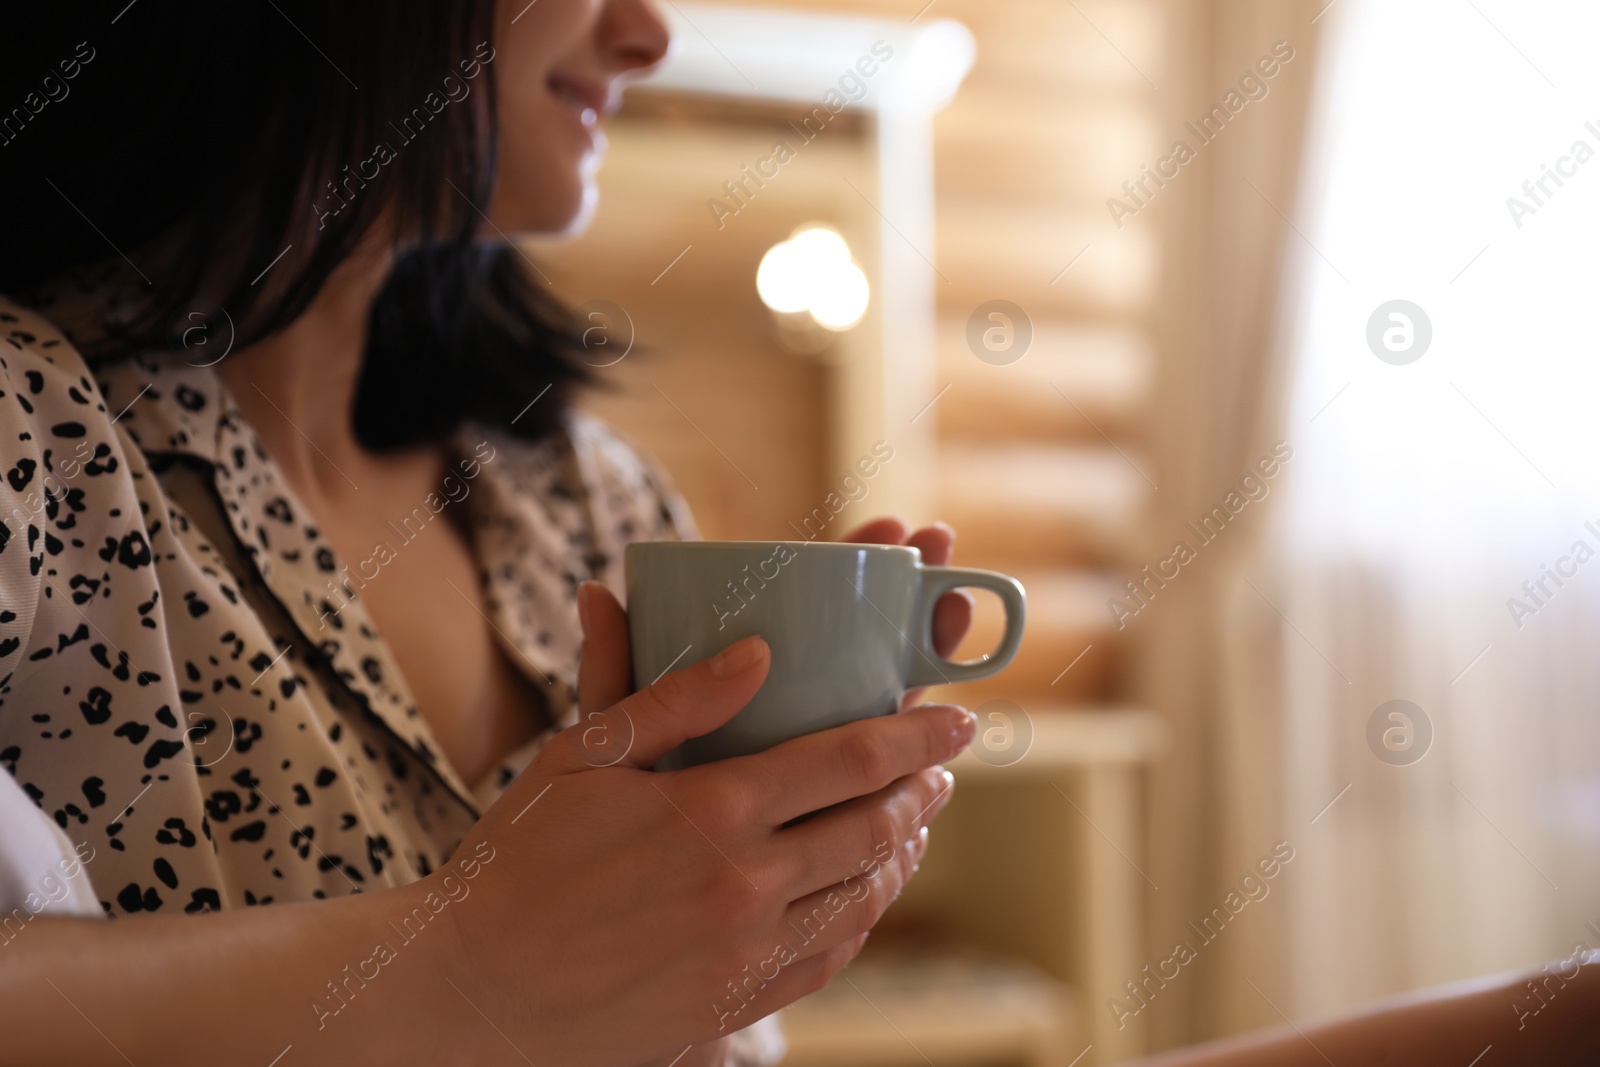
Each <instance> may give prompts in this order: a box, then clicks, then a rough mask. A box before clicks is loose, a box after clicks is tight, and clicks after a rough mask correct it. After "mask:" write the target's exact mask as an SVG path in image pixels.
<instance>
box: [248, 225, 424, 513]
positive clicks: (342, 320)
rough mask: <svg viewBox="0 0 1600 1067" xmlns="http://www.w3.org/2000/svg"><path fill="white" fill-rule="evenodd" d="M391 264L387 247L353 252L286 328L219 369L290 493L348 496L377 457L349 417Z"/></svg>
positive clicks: (325, 496)
mask: <svg viewBox="0 0 1600 1067" xmlns="http://www.w3.org/2000/svg"><path fill="white" fill-rule="evenodd" d="M392 264H393V254H392V252H390V251H389V250H388V248H387V247H372V246H370V245H369V246H367V247H364V248H362V249H358V250H357V251H356V253H354V254H353V255H351V256H350V257H349V258H348V259H346V260H345V261H344V262H343V263H341V264H340V265H339V266H338V267H337V268H336V269H335V270H334V272H333V274H332V275H330V276H329V278H328V281H327V283H326V284H325V285H323V287H322V291H321V292H319V293H318V294H317V296H316V298H315V299H314V300H313V301H312V302H311V305H310V306H309V307H308V308H307V309H306V310H305V311H304V312H303V313H302V314H301V315H300V316H299V317H298V318H296V319H295V320H294V321H293V322H292V323H290V324H289V326H288V327H286V328H285V329H283V330H281V331H279V332H278V333H275V334H273V335H272V336H270V337H267V338H265V339H263V340H261V341H258V342H256V343H255V344H252V345H250V346H249V347H248V348H245V349H242V350H240V351H238V352H235V353H233V354H232V355H230V356H229V357H228V358H227V359H225V360H224V361H223V362H222V363H221V364H220V365H219V367H218V370H219V371H220V372H221V374H222V378H223V381H224V382H225V383H226V384H227V386H228V389H229V391H230V392H232V394H233V397H234V400H235V401H236V402H237V403H238V405H239V408H240V410H241V411H242V412H243V413H244V416H245V419H246V420H247V421H248V422H249V423H250V425H251V427H252V428H253V429H254V430H255V431H256V433H257V434H258V435H259V436H260V438H261V442H262V444H263V445H264V446H265V447H266V449H267V451H268V452H269V453H270V454H271V455H272V458H273V459H274V460H275V461H276V462H277V464H278V466H279V467H280V468H281V469H282V470H283V473H284V476H285V477H286V478H287V479H288V480H289V482H290V484H291V485H292V486H293V487H294V489H295V490H296V492H297V493H299V494H300V495H302V496H307V497H310V498H313V499H326V498H327V497H329V496H335V497H336V496H338V495H340V494H343V493H347V492H348V491H349V490H350V489H351V488H352V487H354V486H356V485H358V484H359V482H360V475H359V473H358V472H359V471H363V470H365V469H366V468H367V467H368V466H369V465H370V464H372V463H373V462H374V460H375V459H376V457H374V456H373V455H372V454H371V453H369V452H367V451H365V450H364V449H363V448H362V447H361V445H360V443H359V442H358V441H357V440H356V436H355V429H354V424H353V421H352V417H351V416H352V412H353V410H354V405H355V396H356V388H357V384H358V382H359V380H360V376H361V363H362V356H363V353H364V351H365V349H366V342H367V321H368V316H369V314H370V312H371V309H372V303H373V300H374V299H376V297H377V294H378V291H379V290H380V289H381V288H382V286H383V283H384V280H385V278H386V277H387V276H388V273H389V270H390V268H391V266H392Z"/></svg>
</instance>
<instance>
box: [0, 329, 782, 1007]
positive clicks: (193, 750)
mask: <svg viewBox="0 0 1600 1067" xmlns="http://www.w3.org/2000/svg"><path fill="white" fill-rule="evenodd" d="M46 315H48V316H49V318H48V319H47V318H46V317H45V316H46ZM53 323H58V324H60V327H61V328H58V326H57V325H53ZM85 329H87V327H85ZM64 331H68V332H64ZM77 332H78V327H77V326H75V325H74V319H73V317H72V314H71V304H70V301H68V302H66V303H63V304H62V305H61V306H59V307H58V306H54V305H43V306H39V305H36V306H35V307H34V308H33V309H30V308H25V307H23V306H21V305H18V304H16V303H13V302H10V301H7V300H4V299H0V441H3V442H4V447H3V449H0V764H3V765H4V767H5V770H6V771H7V772H9V774H10V775H11V777H12V778H13V779H14V780H15V786H17V787H20V789H21V791H22V792H24V793H25V794H26V796H27V797H28V798H29V799H31V800H32V802H33V804H34V805H35V806H36V807H37V808H38V810H39V812H42V813H43V815H44V816H46V817H48V819H49V820H51V821H53V823H54V824H55V827H57V828H58V829H59V830H60V833H61V835H64V837H65V839H66V841H67V842H68V843H70V845H71V846H72V847H73V848H74V849H75V851H76V852H77V854H78V855H79V856H80V857H85V858H86V859H85V862H84V863H83V864H82V871H83V873H84V874H86V875H87V878H88V883H89V885H90V886H91V887H92V895H93V897H94V898H95V899H97V900H98V904H99V907H100V909H101V910H102V911H103V912H104V914H105V915H107V916H113V917H115V916H124V915H134V914H146V913H152V912H153V913H156V914H168V913H172V912H178V913H196V912H206V911H216V910H220V909H225V908H236V907H241V906H248V905H265V904H271V903H272V902H274V901H303V900H307V899H311V898H321V897H333V896H338V895H341V894H346V893H354V892H361V891H366V890H375V889H381V888H384V887H389V886H397V885H400V884H403V883H406V882H409V881H411V880H413V879H416V878H418V877H421V876H423V875H426V874H427V873H429V872H430V871H432V870H434V869H436V868H437V867H439V866H440V865H441V864H442V863H444V862H445V861H446V860H447V858H448V857H449V856H450V854H451V852H452V851H453V850H454V849H455V847H456V845H457V844H458V843H459V842H460V840H461V839H462V837H463V835H464V834H465V833H466V831H467V829H468V828H469V827H470V826H471V825H472V824H473V822H474V821H475V820H476V819H477V817H478V815H479V813H480V812H481V811H482V810H483V808H484V807H485V806H486V805H488V804H489V803H491V802H492V801H493V799H494V798H495V797H496V796H497V795H498V794H499V792H500V791H501V790H502V789H503V788H504V787H505V786H506V785H507V784H508V783H509V782H510V781H511V780H512V779H513V778H514V777H515V776H516V774H517V773H518V772H519V771H520V770H521V768H522V767H523V766H525V765H526V764H527V763H528V761H529V760H531V759H532V758H533V756H534V755H535V754H536V753H537V751H538V750H539V749H540V748H541V747H542V745H543V744H544V742H545V741H546V740H548V738H549V736H550V733H551V731H548V730H547V731H546V732H545V733H544V734H543V735H541V736H540V737H539V738H538V739H536V740H535V741H534V742H533V743H531V744H529V745H527V746H525V747H524V748H522V749H521V750H519V751H517V752H515V753H513V754H512V755H510V756H509V757H508V758H507V759H505V760H504V761H503V763H502V764H501V765H500V766H499V767H498V768H497V769H496V770H494V771H493V772H492V773H491V774H490V775H488V776H486V777H485V778H484V779H483V780H482V781H476V782H469V781H464V780H463V779H462V778H461V777H460V775H458V774H457V772H456V771H455V770H454V769H453V768H452V767H451V766H450V765H449V763H448V762H447V761H446V760H445V758H444V756H443V755H442V754H441V752H440V749H439V746H438V744H437V742H436V741H435V739H434V737H433V734H432V732H431V731H430V730H429V728H428V724H427V722H426V721H425V720H424V719H423V718H422V716H421V715H420V714H419V713H418V711H417V707H416V703H415V701H414V700H413V698H412V695H411V693H410V691H409V690H408V689H407V687H406V682H405V678H404V676H403V674H402V672H401V670H400V669H399V667H398V666H397V664H396V663H395V661H394V658H393V653H392V652H391V650H390V649H389V648H388V647H387V646H386V645H385V643H384V641H383V638H382V636H381V635H380V634H379V633H378V631H377V630H376V629H375V628H374V626H373V623H372V621H371V619H370V618H368V616H367V615H366V613H365V611H364V609H363V606H362V601H361V598H360V594H359V586H360V585H361V584H362V583H363V581H364V580H371V579H372V578H375V577H377V570H378V568H380V567H381V564H382V561H383V560H384V559H385V558H386V557H385V552H390V553H398V552H404V551H405V542H406V541H407V540H409V539H412V538H415V537H426V536H428V530H427V529H426V526H427V524H428V523H429V522H432V521H438V520H439V519H440V518H442V517H443V516H442V515H441V513H442V511H443V510H444V509H445V508H454V509H458V511H459V512H460V513H461V517H464V518H465V519H466V521H467V525H468V527H469V528H470V530H471V544H472V550H473V553H474V555H475V557H476V562H477V564H478V569H479V573H480V576H481V578H482V581H483V587H484V590H485V610H486V611H487V613H488V615H489V619H490V621H491V622H492V623H493V629H494V631H495V633H497V634H498V635H499V639H500V640H501V642H502V644H503V649H504V651H505V653H506V655H507V657H508V659H509V660H510V661H511V662H512V663H514V664H516V665H517V666H518V667H519V668H520V669H522V670H523V671H524V672H525V673H526V675H527V677H528V678H529V679H530V680H531V681H532V682H533V684H534V685H535V686H536V687H537V688H538V689H539V691H540V692H541V693H542V694H543V696H544V704H545V707H544V709H542V711H543V716H544V720H545V721H548V722H552V723H554V724H555V727H556V728H561V727H564V726H567V725H570V724H571V723H572V722H573V721H574V719H575V717H576V706H575V705H576V681H577V666H578V651H579V645H580V640H581V631H580V628H579V624H578V617H577V608H576V599H575V595H576V590H577V587H578V585H579V583H580V582H582V581H584V580H586V579H590V578H594V579H598V580H600V581H602V582H604V583H606V584H607V585H609V586H610V587H612V588H613V589H615V590H617V591H618V592H619V594H620V591H621V589H622V570H621V565H622V548H623V546H624V545H625V544H626V543H627V542H629V541H633V540H658V539H668V538H679V537H689V536H694V530H693V526H692V523H691V521H690V519H689V517H688V515H687V512H686V510H685V508H684V506H683V504H682V502H681V500H680V499H679V497H678V496H677V495H676V494H675V493H674V491H673V490H672V489H671V487H670V486H669V485H668V483H667V482H666V480H665V479H664V478H663V477H662V476H661V475H660V474H659V473H658V472H657V471H656V470H655V469H654V468H653V467H652V466H651V465H650V464H649V463H647V462H646V461H644V460H642V459H641V458H640V456H639V455H638V454H637V453H636V452H635V451H634V450H633V449H631V448H630V447H629V446H628V445H627V444H625V443H624V442H623V441H622V440H621V439H620V438H619V437H618V436H616V435H615V434H614V433H612V432H611V431H609V430H607V429H606V428H605V427H604V426H603V425H601V424H600V423H598V422H597V421H595V420H593V419H592V418H588V417H585V416H583V415H580V414H577V413H572V414H571V415H569V416H568V417H567V418H566V420H565V424H564V425H565V429H564V432H562V433H559V434H557V435H555V436H553V437H551V438H549V439H547V440H545V441H542V442H540V443H537V444H530V443H528V442H525V441H521V440H518V439H516V438H513V437H510V436H508V435H506V434H505V433H503V432H501V431H498V430H492V429H488V428H485V427H480V426H475V425H470V424H469V425H467V426H465V427H464V428H463V429H462V430H461V431H460V432H459V433H458V434H457V435H456V437H455V439H454V440H453V441H452V443H451V447H452V449H453V451H454V460H455V462H454V464H453V465H452V467H451V471H452V479H453V480H451V481H449V482H447V484H445V485H442V486H441V487H440V491H439V492H438V493H436V494H432V495H430V496H429V497H428V498H427V499H426V500H424V501H419V502H418V507H417V508H416V509H414V510H413V512H412V513H411V515H409V516H404V517H402V516H395V517H394V518H395V521H394V522H393V523H391V528H392V529H393V531H394V538H393V539H392V540H391V541H390V542H389V543H388V544H387V545H381V546H374V552H373V554H372V556H370V557H369V558H367V559H364V560H342V559H340V558H339V557H338V555H337V554H336V553H335V552H334V550H333V548H332V546H331V545H329V543H328V542H327V540H326V539H325V538H323V537H322V535H321V534H320V533H319V531H318V529H317V524H316V521H315V519H314V517H313V516H312V515H310V514H309V513H308V512H307V510H306V509H305V507H304V506H303V505H302V504H301V503H300V502H299V501H298V500H297V499H296V497H295V495H294V493H293V492H292V491H291V489H290V488H289V486H288V484H287V483H286V482H285V480H284V478H283V476H282V474H281V473H280V471H279V469H278V467H277V466H276V464H275V463H274V462H273V460H272V458H271V457H270V456H269V455H268V454H267V452H266V451H265V449H264V448H263V447H262V445H261V443H260V441H259V440H258V439H257V437H256V434H255V433H254V432H253V431H252V429H251V427H250V426H249V425H248V424H247V423H246V422H245V421H244V419H243V417H242V416H241V414H240V412H239V410H238V408H237V407H236V405H235V404H234V402H233V400H232V399H231V397H230V396H229V393H228V391H227V389H226V388H225V387H224V385H223V382H222V379H221V377H220V376H219V375H218V374H217V373H216V371H215V369H214V368H212V367H207V366H199V365H194V364H190V363H187V362H185V361H184V359H183V358H181V357H182V356H184V355H187V353H178V354H176V355H174V354H168V353H162V354H160V355H159V356H155V357H150V358H144V357H140V358H135V359H131V360H126V361H123V362H120V363H117V364H115V365H111V366H108V367H105V368H103V369H99V370H98V371H97V372H95V373H91V371H90V370H89V369H88V368H87V367H86V365H85V363H84V361H83V359H82V358H81V357H80V355H79V353H78V351H77V350H76V348H75V347H74V344H73V341H72V336H71V334H76V333H77ZM79 340H80V341H81V340H83V337H82V336H79ZM190 358H193V357H192V356H191V357H190ZM434 536H439V534H438V533H435V534H434ZM379 580H381V579H379ZM530 713H536V712H535V711H534V710H533V709H530ZM3 784H4V785H5V786H6V787H7V788H8V789H10V790H12V792H13V793H14V792H15V787H13V786H12V785H11V783H3ZM46 829H48V827H46ZM0 832H5V831H3V829H0ZM5 873H6V874H7V876H8V877H9V881H10V882H11V883H12V884H19V883H25V882H26V880H27V879H26V872H16V871H11V872H5ZM0 881H4V879H0ZM16 903H17V901H12V900H7V901H5V902H4V904H5V906H6V907H7V908H8V909H9V908H11V907H12V906H13V905H15V904H16ZM8 914H9V912H8ZM750 1036H753V1035H750Z"/></svg>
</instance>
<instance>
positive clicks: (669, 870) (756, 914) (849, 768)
mask: <svg viewBox="0 0 1600 1067" xmlns="http://www.w3.org/2000/svg"><path fill="white" fill-rule="evenodd" d="M579 607H580V613H581V614H582V616H583V620H584V633H585V640H584V650H583V658H582V668H581V672H580V681H579V695H580V699H579V705H580V715H581V721H580V722H579V723H578V725H576V726H574V727H573V728H571V729H568V730H565V731H563V732H562V733H561V734H559V735H557V736H556V738H555V739H554V740H552V741H551V743H550V744H549V745H548V746H547V747H546V749H545V750H544V752H542V753H541V754H540V756H539V757H538V759H536V760H535V761H534V762H533V764H532V765H530V766H529V768H528V769H527V770H526V771H524V772H523V774H522V775H521V777H520V778H518V780H517V781H516V782H515V783H513V784H512V786H511V787H510V788H509V789H508V790H507V791H506V793H505V795H504V796H503V797H502V798H501V799H500V801H499V802H497V803H496V804H495V805H494V806H493V807H492V808H491V809H490V810H489V811H488V812H487V813H486V814H485V815H484V817H483V819H482V820H480V822H479V823H478V825H477V826H476V827H475V828H474V831H473V833H472V834H471V835H470V836H469V838H468V840H467V841H466V842H464V843H463V845H462V847H461V852H460V853H459V855H467V854H472V855H477V856H479V857H480V858H481V857H482V855H483V854H484V850H486V849H492V850H493V856H494V858H493V859H492V861H485V862H483V864H482V867H481V870H480V872H479V875H478V877H477V879H476V881H475V882H474V888H473V893H472V895H471V897H470V898H469V899H466V900H463V901H462V902H461V903H460V904H458V905H454V906H452V907H451V908H450V909H448V910H447V911H446V914H448V915H450V916H451V917H452V919H453V922H454V926H455V928H456V930H457V936H458V938H459V943H460V946H461V953H462V955H461V961H460V967H459V973H457V974H454V975H450V976H449V977H450V978H451V979H452V981H454V982H455V983H457V984H458V985H459V986H460V990H461V992H462V994H463V995H464V996H466V997H467V998H468V999H470V1000H471V1002H472V1003H473V1004H474V1006H476V1007H477V1008H479V1009H480V1010H481V1011H482V1013H483V1014H484V1016H485V1017H487V1018H488V1019H490V1020H493V1022H494V1023H495V1025H496V1026H497V1027H499V1028H501V1029H502V1030H503V1031H504V1032H505V1034H506V1036H507V1037H508V1038H509V1039H511V1040H512V1041H513V1042H514V1043H515V1044H516V1046H517V1047H518V1048H519V1049H520V1050H521V1051H522V1052H523V1053H524V1054H525V1055H527V1056H528V1057H530V1058H531V1059H532V1060H534V1061H535V1062H554V1063H561V1064H570V1065H579V1067H581V1065H585V1064H596V1065H598V1064H616V1063H639V1062H645V1061H648V1060H650V1059H651V1058H652V1057H659V1056H663V1055H665V1056H668V1057H670V1056H672V1055H675V1054H677V1052H679V1051H680V1050H682V1049H683V1048H684V1047H685V1046H688V1045H700V1044H705V1043H708V1042H711V1041H714V1040H716V1039H717V1038H719V1037H721V1036H724V1035H726V1034H728V1033H731V1032H733V1031H734V1030H738V1029H741V1028H743V1027H745V1026H748V1025H749V1024H750V1023H752V1022H754V1021H755V1020H756V1019H759V1018H761V1017H762V1016H765V1015H768V1014H771V1013H772V1012H774V1011H776V1010H777V1009H779V1008H781V1007H783V1006H785V1005H787V1004H789V1003H791V1002H793V1001H794V1000H797V999H798V998H799V997H801V996H803V995H805V994H806V993H809V992H812V991H813V990H816V989H818V988H820V987H821V986H822V985H823V984H824V983H825V982H826V981H827V980H828V979H829V978H831V977H832V976H833V975H834V973H835V972H837V971H838V970H839V969H840V968H841V967H843V966H844V965H845V963H847V962H848V961H849V960H850V959H852V958H853V957H854V956H855V954H856V953H857V952H858V951H859V950H860V948H861V945H862V943H863V941H864V940H865V936H866V932H867V931H868V930H870V929H871V928H872V926H873V925H874V924H875V923H876V922H877V921H878V918H879V917H880V916H881V915H882V914H883V911H884V909H885V908H887V907H888V905H889V903H890V902H891V901H892V900H893V899H894V898H895V897H896V896H897V895H898V894H899V892H900V890H901V888H902V887H903V886H904V885H905V883H906V881H907V879H908V878H909V877H910V875H911V873H912V871H913V870H914V868H915V867H916V865H917V863H918V862H919V861H920V859H921V858H922V854H923V850H924V849H925V848H926V834H925V833H924V832H923V830H924V828H925V827H926V826H927V824H928V822H929V820H931V819H932V818H933V817H934V816H935V815H937V814H938V812H939V810H940V809H941V808H942V807H943V806H944V804H945V803H946V801H947V800H948V798H949V790H950V784H951V779H950V777H949V775H948V774H947V773H946V772H945V771H944V770H943V768H942V767H940V766H939V764H940V763H942V762H943V761H945V760H948V759H950V758H951V757H953V756H954V755H956V754H957V753H958V752H960V751H961V750H962V749H963V748H964V747H966V745H967V744H968V743H969V742H970V741H971V739H972V735H973V728H974V724H973V719H972V717H971V716H970V715H968V714H967V713H966V712H965V711H963V710H962V709H959V708H952V707H944V706H931V707H925V708H917V709H913V710H911V711H909V712H906V713H904V714H901V715H894V716H888V717H886V718H879V719H871V720H866V721H862V722H857V723H851V724H848V725H845V726H841V727H837V728H835V729H832V730H826V731H822V732H820V733H816V734H811V735H808V736H806V737H801V738H796V739H795V740H793V741H789V742H787V743H785V744H782V745H778V746H776V747H774V748H772V749H769V750H767V751H766V752H762V753H759V754H757V755H753V756H745V757H741V758H738V759H730V760H724V761H722V762H720V763H714V764H709V765H706V766H701V767H692V768H689V769H686V770H681V771H670V772H651V771H649V770H648V768H649V767H651V766H652V765H653V764H654V763H655V762H656V760H657V759H659V758H660V757H661V756H662V755H663V754H665V753H666V752H668V751H670V750H671V749H673V748H675V747H676V746H677V745H679V744H680V743H682V742H683V741H684V740H686V739H688V738H690V737H696V736H699V735H701V734H704V733H706V732H708V731H710V730H712V729H715V728H716V727H718V726H720V725H722V724H723V723H724V722H726V721H727V720H728V719H730V718H732V717H733V715H734V714H735V713H737V712H738V711H739V710H740V709H742V708H743V707H744V705H745V704H746V702H748V701H749V700H750V698H751V697H752V696H754V695H755V692H756V690H757V689H759V688H760V687H761V683H762V682H763V681H764V680H765V678H766V675H767V669H768V666H769V662H770V660H769V653H768V650H767V647H766V645H765V643H764V642H762V640H761V639H760V638H758V637H752V638H746V639H745V640H743V641H740V642H738V643H736V644H734V645H732V646H730V647H729V648H728V649H726V650H724V651H723V652H722V653H720V654H719V655H717V656H715V657H713V658H712V659H709V660H706V661H703V662H701V663H697V664H695V665H693V666H690V667H687V668H685V669H683V670H679V671H674V672H672V673H670V674H667V675H665V676H663V677H662V678H661V679H659V680H658V681H656V682H655V683H654V684H653V685H651V686H649V687H648V688H646V689H643V690H640V691H639V692H637V693H632V694H631V695H630V690H631V688H632V685H631V671H630V666H629V651H628V640H627V617H626V615H625V613H624V612H623V610H622V607H621V606H620V605H619V604H618V603H617V602H616V600H615V598H614V597H612V596H611V595H610V593H609V592H607V591H606V590H605V589H604V588H603V587H601V586H599V585H597V584H594V583H588V584H586V585H585V586H584V587H583V588H582V589H581V590H580V592H579ZM823 809H828V810H826V811H824V810H823ZM812 812H821V814H818V815H816V816H815V817H813V818H810V819H807V820H805V821H803V822H800V823H798V824H796V825H792V826H791V825H788V824H790V823H791V822H793V821H794V820H795V819H796V818H798V817H799V816H801V815H805V814H809V813H812Z"/></svg>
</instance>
